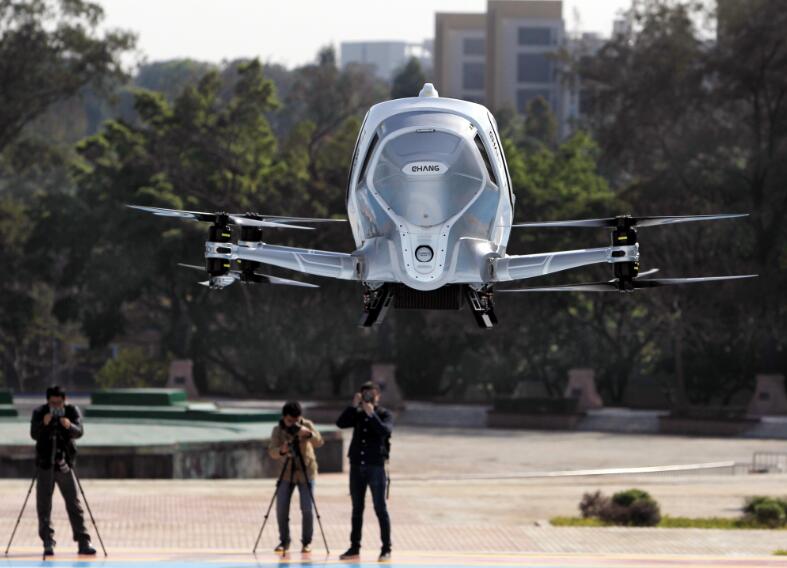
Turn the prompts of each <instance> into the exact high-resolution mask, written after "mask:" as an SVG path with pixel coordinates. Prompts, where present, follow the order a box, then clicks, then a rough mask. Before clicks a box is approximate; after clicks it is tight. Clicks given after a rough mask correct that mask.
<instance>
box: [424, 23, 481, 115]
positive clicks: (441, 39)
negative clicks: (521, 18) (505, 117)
mask: <svg viewBox="0 0 787 568" xmlns="http://www.w3.org/2000/svg"><path fill="white" fill-rule="evenodd" d="M485 70H486V14H447V13H438V14H437V15H436V17H435V39H434V83H435V84H436V85H437V87H438V89H439V90H440V94H441V95H443V96H445V97H451V98H455V99H463V100H466V101H475V102H478V103H482V104H483V103H485V99H486V81H485V72H486V71H485Z"/></svg>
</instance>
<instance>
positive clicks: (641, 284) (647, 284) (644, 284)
mask: <svg viewBox="0 0 787 568" xmlns="http://www.w3.org/2000/svg"><path fill="white" fill-rule="evenodd" d="M757 276H758V275H757V274H737V275H734V276H704V277H701V278H647V279H645V280H640V279H638V278H637V279H636V280H634V281H633V282H632V284H633V285H634V288H658V287H661V286H679V285H681V284H702V283H703V282H721V281H724V280H742V279H744V278H757Z"/></svg>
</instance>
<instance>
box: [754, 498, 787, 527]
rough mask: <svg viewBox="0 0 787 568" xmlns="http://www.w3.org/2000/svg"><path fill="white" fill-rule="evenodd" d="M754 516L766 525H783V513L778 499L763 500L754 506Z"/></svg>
mask: <svg viewBox="0 0 787 568" xmlns="http://www.w3.org/2000/svg"><path fill="white" fill-rule="evenodd" d="M754 518H755V519H757V522H758V523H760V524H761V525H765V526H766V527H771V528H774V527H780V526H782V525H784V519H785V513H784V509H783V508H782V506H781V504H780V503H779V502H778V501H763V502H762V503H759V504H758V505H756V506H755V507H754Z"/></svg>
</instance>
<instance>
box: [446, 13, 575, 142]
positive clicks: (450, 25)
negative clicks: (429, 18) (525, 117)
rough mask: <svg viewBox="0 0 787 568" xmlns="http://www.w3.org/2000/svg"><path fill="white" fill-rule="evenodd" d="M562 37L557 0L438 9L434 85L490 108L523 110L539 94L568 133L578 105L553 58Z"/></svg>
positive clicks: (561, 44)
mask: <svg viewBox="0 0 787 568" xmlns="http://www.w3.org/2000/svg"><path fill="white" fill-rule="evenodd" d="M566 43H567V42H566V32H565V23H564V21H563V2H562V1H561V0H488V2H487V11H486V13H482V14H467V13H465V14H461V13H438V14H437V16H436V18H435V68H434V78H435V86H436V87H437V88H438V89H439V91H440V93H441V94H442V95H443V96H448V97H454V98H459V99H465V100H473V101H477V102H482V103H483V104H485V105H486V106H487V107H489V108H490V109H492V110H499V109H502V108H506V107H507V108H512V109H515V110H517V111H518V112H524V111H525V109H526V108H527V105H528V103H529V102H530V101H532V100H533V99H535V98H536V97H543V98H544V99H545V100H546V101H547V102H548V103H549V105H550V107H551V108H552V111H553V112H554V113H555V116H556V118H557V120H558V124H559V125H560V132H561V134H562V135H566V134H568V132H569V131H570V122H571V117H572V114H573V113H574V111H575V109H576V108H578V106H579V103H578V102H577V100H576V97H574V96H572V93H571V92H570V89H571V85H570V84H568V83H566V82H565V81H564V78H563V77H562V74H561V73H560V63H559V61H558V60H557V54H558V52H559V50H561V49H562V48H564V47H565V46H566Z"/></svg>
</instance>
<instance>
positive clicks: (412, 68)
mask: <svg viewBox="0 0 787 568" xmlns="http://www.w3.org/2000/svg"><path fill="white" fill-rule="evenodd" d="M425 82H426V74H425V73H424V72H423V69H421V62H420V61H418V58H416V57H411V58H410V59H408V60H407V63H405V64H404V65H402V66H401V67H400V68H399V69H397V70H396V72H395V73H394V76H393V82H392V84H391V98H392V99H401V98H404V97H417V96H418V93H419V92H420V91H421V87H423V86H424V83H425Z"/></svg>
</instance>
